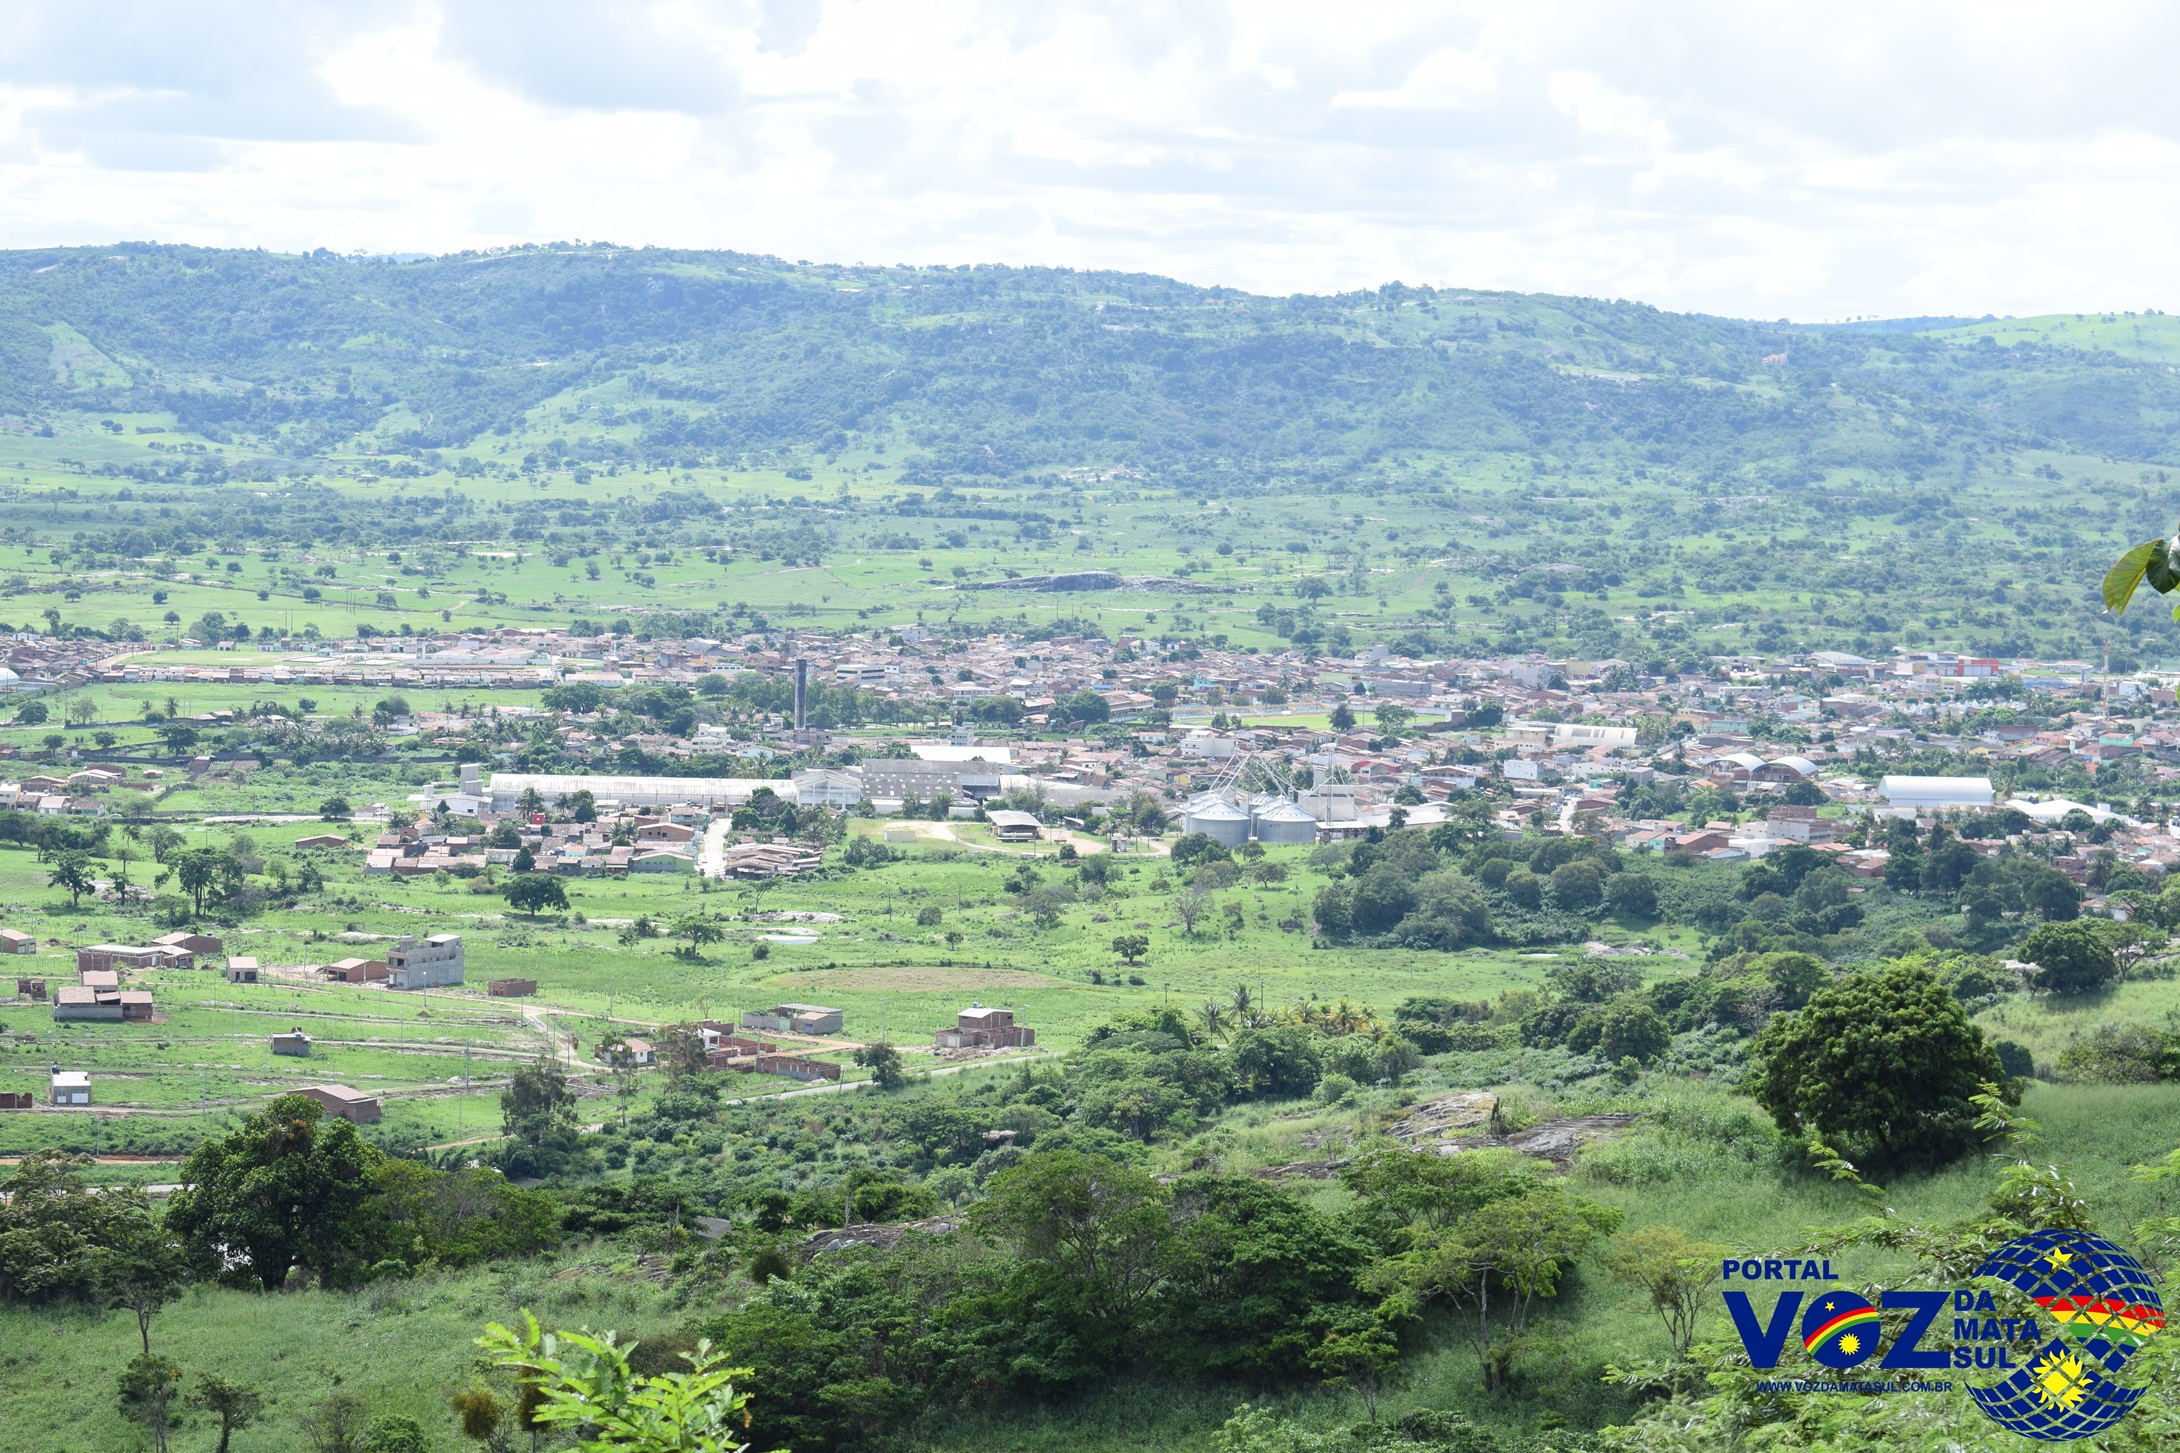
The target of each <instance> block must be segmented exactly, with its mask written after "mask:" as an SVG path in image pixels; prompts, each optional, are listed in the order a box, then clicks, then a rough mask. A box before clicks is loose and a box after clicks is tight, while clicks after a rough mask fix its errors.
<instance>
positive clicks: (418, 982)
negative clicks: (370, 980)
mask: <svg viewBox="0 0 2180 1453" xmlns="http://www.w3.org/2000/svg"><path fill="white" fill-rule="evenodd" d="M461 982H462V936H461V935H460V934H458V933H435V934H433V935H432V936H431V937H430V938H427V939H424V940H422V941H419V940H418V939H417V937H416V935H414V934H403V935H402V936H401V942H400V943H398V944H397V945H395V947H394V949H393V951H392V952H391V953H389V954H387V955H386V987H387V988H389V989H440V988H445V987H447V986H449V985H453V984H459V983H461Z"/></svg>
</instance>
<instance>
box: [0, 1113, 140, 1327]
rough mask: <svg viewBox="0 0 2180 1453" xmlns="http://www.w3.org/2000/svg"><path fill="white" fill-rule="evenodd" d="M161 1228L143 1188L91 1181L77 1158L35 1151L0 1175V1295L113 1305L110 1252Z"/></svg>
mask: <svg viewBox="0 0 2180 1453" xmlns="http://www.w3.org/2000/svg"><path fill="white" fill-rule="evenodd" d="M158 1227H159V1222H158V1219H157V1217H156V1216H155V1214H154V1213H153V1211H152V1207H151V1202H150V1201H149V1200H148V1199H146V1198H145V1196H144V1194H143V1192H141V1191H136V1190H128V1189H124V1188H121V1187H103V1186H93V1185H90V1184H89V1183H88V1182H86V1181H85V1180H84V1177H83V1171H82V1168H81V1163H80V1162H79V1161H77V1160H76V1159H75V1158H74V1157H72V1156H70V1155H68V1154H67V1153H65V1152H63V1151H58V1150H36V1151H32V1152H31V1153H30V1154H28V1155H26V1156H24V1157H23V1160H22V1163H21V1164H19V1165H17V1166H15V1167H14V1168H13V1171H12V1173H11V1174H8V1175H6V1176H4V1177H0V1301H10V1302H26V1303H30V1304H32V1305H45V1304H48V1303H58V1302H100V1301H105V1302H107V1304H108V1305H112V1304H113V1303H112V1301H111V1300H110V1298H111V1294H112V1292H113V1290H114V1287H115V1285H116V1282H115V1278H114V1277H113V1275H112V1274H111V1273H112V1271H113V1267H112V1265H111V1263H110V1262H109V1261H108V1259H107V1258H108V1254H109V1252H116V1251H126V1250H127V1249H128V1248H129V1247H131V1246H132V1245H134V1244H135V1243H136V1241H137V1240H138V1238H139V1237H141V1236H143V1235H145V1234H146V1233H147V1232H149V1231H155V1230H157V1229H158Z"/></svg>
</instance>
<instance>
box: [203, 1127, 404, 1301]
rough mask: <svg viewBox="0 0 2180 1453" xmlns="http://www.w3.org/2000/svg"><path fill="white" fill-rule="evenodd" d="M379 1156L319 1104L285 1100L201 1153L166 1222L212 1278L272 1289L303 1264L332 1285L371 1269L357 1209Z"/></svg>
mask: <svg viewBox="0 0 2180 1453" xmlns="http://www.w3.org/2000/svg"><path fill="white" fill-rule="evenodd" d="M381 1159H382V1157H381V1156H380V1154H379V1152H378V1151H377V1150H376V1149H374V1148H373V1147H372V1146H371V1145H370V1144H368V1143H367V1142H365V1141H364V1140H363V1139H362V1138H361V1137H359V1136H358V1135H357V1134H356V1128H355V1127H354V1126H353V1125H351V1124H349V1123H348V1122H347V1121H345V1120H337V1119H336V1120H329V1119H328V1118H327V1117H326V1114H325V1111H324V1109H323V1108H322V1107H320V1106H319V1104H318V1102H317V1101H315V1100H312V1099H309V1098H307V1097H305V1096H302V1095H283V1096H281V1097H280V1098H279V1099H276V1100H274V1101H273V1102H272V1104H271V1105H270V1106H268V1107H267V1108H266V1109H264V1110H262V1111H260V1112H258V1113H257V1114H255V1115H252V1116H250V1117H249V1118H248V1119H247V1120H246V1121H244V1122H243V1124H242V1126H241V1127H240V1128H239V1129H237V1130H235V1131H234V1132H233V1133H231V1134H229V1135H227V1136H224V1137H222V1138H220V1139H217V1140H208V1141H206V1142H205V1143H204V1144H203V1145H201V1146H199V1147H198V1148H197V1150H196V1151H195V1152H194V1153H193V1154H192V1155H191V1156H190V1158H189V1163H188V1165H187V1167H186V1168H185V1170H184V1173H183V1182H184V1184H183V1185H182V1187H181V1189H179V1190H177V1191H176V1192H175V1193H174V1196H173V1199H172V1200H171V1201H170V1202H169V1204H168V1207H167V1224H168V1225H169V1226H171V1227H173V1228H174V1230H175V1231H176V1232H177V1233H178V1234H179V1235H180V1236H181V1238H182V1241H183V1243H184V1244H185V1245H186V1246H187V1247H188V1248H189V1250H190V1252H191V1254H192V1255H193V1256H194V1257H196V1258H197V1260H198V1262H199V1264H200V1265H201V1266H202V1268H203V1270H204V1273H205V1274H206V1275H208V1276H216V1277H219V1278H220V1279H221V1280H223V1281H228V1282H232V1283H236V1284H247V1283H249V1282H251V1281H255V1283H256V1284H257V1285H259V1286H261V1287H263V1288H264V1289H265V1290H267V1291H271V1290H273V1289H275V1288H277V1287H278V1286H280V1285H281V1284H282V1283H283V1282H285V1281H286V1280H287V1279H288V1274H289V1272H290V1271H292V1270H294V1269H296V1268H298V1267H300V1268H302V1269H303V1270H304V1271H305V1272H306V1273H308V1274H314V1275H317V1276H319V1277H322V1278H324V1279H325V1280H326V1281H327V1282H328V1283H329V1284H333V1285H338V1284H341V1283H342V1282H345V1281H350V1280H353V1279H355V1278H356V1277H358V1276H360V1275H361V1274H362V1273H363V1271H364V1270H365V1269H366V1268H367V1267H368V1266H369V1265H370V1261H369V1259H368V1257H369V1250H370V1242H371V1227H370V1225H369V1223H368V1222H367V1220H366V1218H365V1217H364V1215H363V1208H364V1203H365V1201H366V1200H367V1199H368V1198H369V1196H370V1192H371V1176H372V1173H373V1172H374V1171H375V1170H376V1169H377V1167H378V1164H379V1162H380V1160H381Z"/></svg>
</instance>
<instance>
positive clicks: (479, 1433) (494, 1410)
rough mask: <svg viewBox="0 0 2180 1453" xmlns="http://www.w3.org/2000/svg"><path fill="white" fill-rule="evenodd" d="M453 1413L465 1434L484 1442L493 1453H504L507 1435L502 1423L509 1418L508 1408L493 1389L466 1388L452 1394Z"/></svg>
mask: <svg viewBox="0 0 2180 1453" xmlns="http://www.w3.org/2000/svg"><path fill="white" fill-rule="evenodd" d="M453 1408H454V1416H455V1419H456V1421H458V1422H459V1423H461V1425H462V1436H463V1437H465V1438H468V1439H470V1440H472V1441H474V1442H478V1443H482V1444H484V1445H485V1446H486V1447H487V1448H488V1449H490V1450H493V1453H501V1450H504V1449H505V1448H506V1446H507V1437H506V1434H505V1433H503V1432H502V1431H501V1425H502V1424H503V1423H505V1422H506V1421H507V1409H506V1408H504V1407H502V1406H501V1405H500V1400H499V1399H498V1398H496V1397H494V1396H493V1395H492V1392H491V1389H489V1388H482V1387H471V1388H464V1389H463V1390H462V1391H460V1392H458V1393H456V1394H455V1395H454V1397H453Z"/></svg>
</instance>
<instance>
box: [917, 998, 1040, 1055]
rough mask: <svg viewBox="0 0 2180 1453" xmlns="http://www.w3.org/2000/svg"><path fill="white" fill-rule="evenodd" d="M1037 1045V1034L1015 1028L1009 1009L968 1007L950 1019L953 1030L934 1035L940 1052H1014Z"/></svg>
mask: <svg viewBox="0 0 2180 1453" xmlns="http://www.w3.org/2000/svg"><path fill="white" fill-rule="evenodd" d="M1036 1042H1037V1031H1036V1030H1034V1029H1025V1028H1021V1027H1019V1026H1017V1025H1016V1024H1015V1022H1014V1011H1013V1010H1011V1009H987V1008H985V1007H984V1006H983V1005H982V1004H971V1005H970V1006H969V1007H968V1008H966V1009H964V1010H962V1011H961V1012H960V1013H959V1014H957V1015H955V1016H954V1027H953V1028H952V1029H942V1030H940V1031H939V1032H938V1035H937V1043H938V1047H939V1048H940V1049H1015V1048H1021V1047H1025V1046H1028V1045H1032V1044H1035V1043H1036Z"/></svg>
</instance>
